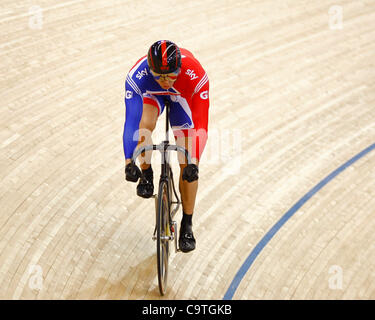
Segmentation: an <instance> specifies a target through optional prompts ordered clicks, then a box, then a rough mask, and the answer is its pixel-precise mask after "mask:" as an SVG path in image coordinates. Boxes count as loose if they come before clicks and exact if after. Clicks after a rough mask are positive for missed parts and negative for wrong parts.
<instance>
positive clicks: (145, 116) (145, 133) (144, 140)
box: [138, 104, 159, 170]
mask: <svg viewBox="0 0 375 320" xmlns="http://www.w3.org/2000/svg"><path fill="white" fill-rule="evenodd" d="M158 116H159V110H158V109H157V108H156V107H155V106H153V105H151V104H144V105H143V113H142V118H141V121H140V123H139V141H138V147H139V146H142V145H150V144H152V137H151V134H152V132H153V131H154V129H155V126H156V121H157V120H158ZM151 155H152V151H147V152H146V153H145V152H143V153H142V155H141V157H140V158H139V159H140V162H141V163H140V167H141V169H142V170H147V169H148V168H150V165H151Z"/></svg>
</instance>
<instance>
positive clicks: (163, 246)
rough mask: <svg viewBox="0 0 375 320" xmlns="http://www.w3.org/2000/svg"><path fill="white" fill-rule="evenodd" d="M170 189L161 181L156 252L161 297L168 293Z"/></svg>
mask: <svg viewBox="0 0 375 320" xmlns="http://www.w3.org/2000/svg"><path fill="white" fill-rule="evenodd" d="M169 210H170V204H169V187H168V184H167V182H166V181H161V182H160V185H159V193H158V211H157V221H156V228H157V234H156V251H157V266H158V281H159V291H160V294H161V295H164V294H165V293H166V292H167V279H168V261H169V240H170V239H171V231H170V226H169Z"/></svg>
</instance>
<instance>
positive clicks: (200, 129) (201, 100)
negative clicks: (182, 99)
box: [191, 80, 210, 164]
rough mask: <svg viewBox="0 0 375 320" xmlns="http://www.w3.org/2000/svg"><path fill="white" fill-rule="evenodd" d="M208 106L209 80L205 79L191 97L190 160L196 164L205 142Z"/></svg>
mask: <svg viewBox="0 0 375 320" xmlns="http://www.w3.org/2000/svg"><path fill="white" fill-rule="evenodd" d="M209 106H210V100H209V81H208V80H207V82H206V83H205V84H204V86H203V87H201V89H200V90H199V91H198V92H196V93H195V94H194V95H193V98H192V106H191V108H192V110H191V111H192V115H193V121H194V130H193V131H192V161H193V163H195V164H198V162H199V159H200V157H201V155H202V153H203V150H204V147H205V146H206V142H207V137H208V109H209Z"/></svg>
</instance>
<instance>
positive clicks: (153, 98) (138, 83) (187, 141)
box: [123, 40, 209, 252]
mask: <svg viewBox="0 0 375 320" xmlns="http://www.w3.org/2000/svg"><path fill="white" fill-rule="evenodd" d="M164 99H167V100H168V101H169V103H170V124H171V127H172V130H173V134H174V136H175V139H176V144H177V145H180V146H182V147H184V148H186V149H187V150H188V151H189V152H190V154H191V158H192V162H193V163H192V164H191V165H187V164H186V161H185V160H186V159H184V156H182V157H181V156H180V155H179V164H180V169H181V170H180V179H179V189H180V192H181V200H182V207H183V217H182V221H181V228H180V236H179V247H180V249H181V251H183V252H189V251H192V250H194V249H195V245H196V241H195V238H194V235H193V230H192V215H193V212H194V205H195V199H196V194H197V190H198V166H199V159H200V157H201V155H202V152H203V149H204V147H205V144H206V141H207V127H208V109H209V81H208V77H207V74H206V72H205V71H204V69H203V67H202V66H201V64H200V63H199V61H198V60H197V59H196V58H195V57H194V56H193V54H192V53H191V52H190V51H188V50H186V49H183V48H179V47H178V46H177V45H176V44H175V43H173V42H171V41H169V40H160V41H157V42H155V43H154V44H152V45H151V47H150V49H149V50H148V54H147V55H146V56H144V57H142V58H141V59H139V60H138V61H137V63H136V64H135V65H134V66H133V67H132V68H131V69H130V71H129V73H128V75H127V78H126V82H125V106H126V120H125V125H124V132H123V147H124V153H125V176H126V180H127V181H133V182H136V181H138V178H139V176H140V170H139V168H138V167H137V166H135V165H132V163H131V157H132V155H133V152H134V150H135V148H136V147H137V145H144V144H147V145H148V144H152V139H151V133H152V131H153V130H154V128H155V125H156V122H157V119H158V117H159V116H160V114H161V113H162V112H163V109H164V104H165V100H164ZM142 160H143V162H142V163H141V164H140V166H141V169H142V173H143V174H144V178H143V179H140V181H139V183H138V185H137V195H138V196H140V197H143V198H150V197H151V196H152V195H153V192H154V184H153V170H152V167H151V154H150V152H146V154H145V155H144V158H143V159H142Z"/></svg>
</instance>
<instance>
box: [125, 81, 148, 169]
mask: <svg viewBox="0 0 375 320" xmlns="http://www.w3.org/2000/svg"><path fill="white" fill-rule="evenodd" d="M135 89H136V90H135ZM137 89H138V88H137V87H134V84H133V85H131V84H130V83H128V80H127V81H126V84H125V109H126V115H125V124H124V132H123V138H122V141H123V148H124V154H125V159H126V164H128V163H129V162H130V159H131V157H132V156H133V152H134V150H135V148H136V147H137V144H138V134H139V132H138V131H139V122H140V121H141V118H142V110H143V109H142V108H143V98H142V96H141V94H140V92H137V91H138V90H137Z"/></svg>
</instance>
